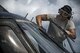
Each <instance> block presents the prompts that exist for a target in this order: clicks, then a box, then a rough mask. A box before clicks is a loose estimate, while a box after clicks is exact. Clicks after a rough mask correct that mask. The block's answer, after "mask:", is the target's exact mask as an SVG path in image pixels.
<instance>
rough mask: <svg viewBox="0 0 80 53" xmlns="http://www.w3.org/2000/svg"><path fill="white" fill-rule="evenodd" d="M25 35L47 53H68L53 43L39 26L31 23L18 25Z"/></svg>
mask: <svg viewBox="0 0 80 53" xmlns="http://www.w3.org/2000/svg"><path fill="white" fill-rule="evenodd" d="M18 24H19V25H20V26H21V27H22V29H23V31H24V32H25V34H26V35H27V36H28V37H29V38H30V39H31V41H32V43H33V44H34V46H35V47H36V48H37V49H38V51H39V50H40V48H42V49H43V50H44V51H45V53H54V52H55V53H62V52H64V51H65V52H68V51H67V50H66V49H65V48H62V49H61V48H60V47H58V46H57V44H55V42H54V41H52V40H51V39H50V38H49V37H48V36H47V35H46V34H45V33H44V32H42V31H40V30H39V29H38V26H37V25H36V24H34V23H32V22H30V21H28V22H19V23H18Z"/></svg>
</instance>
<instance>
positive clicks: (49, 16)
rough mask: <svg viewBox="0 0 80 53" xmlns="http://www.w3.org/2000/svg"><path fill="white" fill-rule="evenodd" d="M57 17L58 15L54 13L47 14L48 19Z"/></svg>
mask: <svg viewBox="0 0 80 53" xmlns="http://www.w3.org/2000/svg"><path fill="white" fill-rule="evenodd" d="M55 17H56V15H54V14H48V15H47V19H50V18H51V19H54V18H55Z"/></svg>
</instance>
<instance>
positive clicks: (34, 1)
mask: <svg viewBox="0 0 80 53" xmlns="http://www.w3.org/2000/svg"><path fill="white" fill-rule="evenodd" d="M0 5H2V6H3V7H4V8H5V9H7V10H8V11H9V12H11V13H14V14H18V15H21V16H24V17H25V15H26V14H27V13H28V16H27V17H26V18H27V19H29V20H31V18H32V17H34V19H33V22H35V17H36V15H39V14H58V9H59V8H61V7H62V6H64V5H70V6H71V7H72V9H73V11H72V12H73V19H72V20H73V21H74V23H75V26H76V31H77V39H76V40H75V41H76V42H75V43H73V44H74V48H76V49H75V50H76V51H78V52H80V51H79V49H80V46H79V45H80V33H79V31H80V0H0ZM47 23H49V22H44V23H43V27H44V28H48V26H47V25H48V24H47ZM76 45H77V46H76Z"/></svg>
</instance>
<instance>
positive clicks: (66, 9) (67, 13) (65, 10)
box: [59, 5, 72, 19]
mask: <svg viewBox="0 0 80 53" xmlns="http://www.w3.org/2000/svg"><path fill="white" fill-rule="evenodd" d="M59 13H60V15H62V16H63V17H65V18H68V19H70V18H71V16H72V8H71V7H70V6H69V5H64V6H63V7H62V8H60V9H59Z"/></svg>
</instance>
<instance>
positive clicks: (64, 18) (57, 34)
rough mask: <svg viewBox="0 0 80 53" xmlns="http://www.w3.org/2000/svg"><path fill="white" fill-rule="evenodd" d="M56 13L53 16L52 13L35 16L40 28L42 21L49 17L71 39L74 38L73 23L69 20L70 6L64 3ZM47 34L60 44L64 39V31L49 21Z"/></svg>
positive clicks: (70, 14)
mask: <svg viewBox="0 0 80 53" xmlns="http://www.w3.org/2000/svg"><path fill="white" fill-rule="evenodd" d="M58 13H59V14H58V15H56V16H54V15H53V14H43V15H38V16H36V22H37V24H38V26H39V28H40V29H42V28H41V27H42V21H47V20H49V21H50V19H51V20H52V21H53V22H55V23H56V24H57V25H59V26H60V27H61V28H63V29H64V30H65V31H66V32H67V34H68V37H69V38H71V39H75V38H76V32H75V25H74V23H73V21H72V20H71V17H72V8H71V7H70V6H69V5H64V6H63V7H62V8H60V9H59V11H58ZM48 34H49V35H50V36H52V37H53V38H54V40H55V41H56V42H57V43H59V44H60V45H62V42H63V41H64V40H65V39H66V38H65V35H64V33H63V32H62V31H61V30H60V29H59V28H58V27H57V26H56V25H54V24H53V23H52V22H51V21H50V24H49V28H48Z"/></svg>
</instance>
